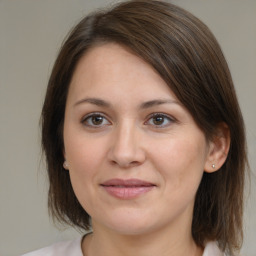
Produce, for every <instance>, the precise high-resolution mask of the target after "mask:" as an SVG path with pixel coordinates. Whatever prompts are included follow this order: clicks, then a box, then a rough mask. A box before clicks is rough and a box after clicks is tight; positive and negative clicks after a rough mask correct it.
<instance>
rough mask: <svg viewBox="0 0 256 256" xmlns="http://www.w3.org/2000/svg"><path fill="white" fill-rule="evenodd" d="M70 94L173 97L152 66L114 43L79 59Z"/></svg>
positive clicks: (92, 49)
mask: <svg viewBox="0 0 256 256" xmlns="http://www.w3.org/2000/svg"><path fill="white" fill-rule="evenodd" d="M70 93H71V94H76V95H83V94H104V95H105V96H107V95H112V96H114V95H115V94H116V95H122V94H125V95H127V96H128V95H130V94H136V95H137V96H138V95H140V96H145V97H147V95H148V97H149V96H150V97H152V95H154V94H158V97H161V96H162V97H164V96H166V95H169V96H171V97H173V98H176V97H175V95H174V94H173V93H172V91H171V89H170V88H169V87H168V85H167V84H166V83H165V81H164V80H163V79H162V78H161V76H160V75H159V74H158V73H157V72H156V71H155V69H154V68H153V67H152V66H151V65H149V64H148V63H147V62H145V61H144V60H143V59H142V58H140V57H138V56H137V55H135V54H134V53H132V51H131V50H129V49H127V48H126V47H124V46H121V45H118V44H115V43H107V44H104V45H100V46H95V47H93V48H91V49H90V50H89V51H88V52H87V53H86V54H85V55H84V56H83V57H82V58H81V60H80V61H79V63H78V65H77V67H76V70H75V72H74V74H73V77H72V80H71V84H70ZM85 96H88V95H85ZM89 96H90V95H89ZM133 97H134V95H133Z"/></svg>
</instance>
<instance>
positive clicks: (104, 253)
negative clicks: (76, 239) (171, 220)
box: [82, 226, 203, 256]
mask: <svg viewBox="0 0 256 256" xmlns="http://www.w3.org/2000/svg"><path fill="white" fill-rule="evenodd" d="M82 248H83V253H84V256H96V255H97V256H110V255H111V256H120V255H123V256H134V255H140V256H148V255H161V256H167V255H168V256H187V255H190V256H201V255H202V254H203V250H202V248H200V247H198V246H197V245H196V244H195V242H194V240H193V238H192V235H191V230H190V229H189V230H183V231H182V232H181V230H179V232H173V233H170V230H168V229H167V230H163V229H161V230H159V231H154V232H152V233H147V234H141V235H122V234H117V233H115V232H113V231H111V230H107V229H102V228H100V229H98V227H97V226H95V227H94V232H93V234H91V235H89V236H88V237H86V239H85V240H84V242H83V245H82Z"/></svg>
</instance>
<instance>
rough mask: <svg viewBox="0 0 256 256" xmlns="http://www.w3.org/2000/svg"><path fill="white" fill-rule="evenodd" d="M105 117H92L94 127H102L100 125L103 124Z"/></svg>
mask: <svg viewBox="0 0 256 256" xmlns="http://www.w3.org/2000/svg"><path fill="white" fill-rule="evenodd" d="M103 119H104V118H103V117H102V116H93V117H92V123H93V124H94V125H100V124H102V123H103Z"/></svg>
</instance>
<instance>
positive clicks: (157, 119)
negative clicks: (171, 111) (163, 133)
mask: <svg viewBox="0 0 256 256" xmlns="http://www.w3.org/2000/svg"><path fill="white" fill-rule="evenodd" d="M164 119H165V117H163V116H160V115H159V116H154V117H153V118H152V120H153V123H154V124H155V125H161V124H163V123H164Z"/></svg>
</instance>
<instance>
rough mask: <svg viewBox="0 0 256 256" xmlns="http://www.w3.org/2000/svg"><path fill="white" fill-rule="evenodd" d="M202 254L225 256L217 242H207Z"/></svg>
mask: <svg viewBox="0 0 256 256" xmlns="http://www.w3.org/2000/svg"><path fill="white" fill-rule="evenodd" d="M203 256H226V255H225V253H224V252H223V251H221V250H220V249H219V247H218V245H217V242H208V243H207V244H206V246H205V248H204V253H203Z"/></svg>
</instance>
